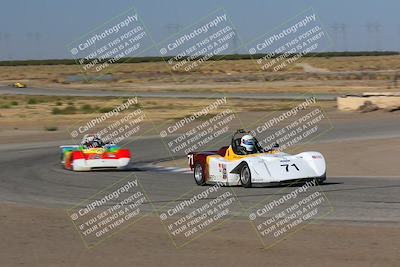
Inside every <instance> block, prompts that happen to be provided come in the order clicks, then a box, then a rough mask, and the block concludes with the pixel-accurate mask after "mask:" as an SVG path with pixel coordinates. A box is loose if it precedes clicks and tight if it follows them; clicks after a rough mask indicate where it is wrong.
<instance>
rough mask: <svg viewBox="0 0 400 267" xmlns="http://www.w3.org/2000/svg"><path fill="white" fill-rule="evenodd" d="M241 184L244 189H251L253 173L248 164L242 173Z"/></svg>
mask: <svg viewBox="0 0 400 267" xmlns="http://www.w3.org/2000/svg"><path fill="white" fill-rule="evenodd" d="M240 182H241V183H242V185H243V187H247V188H248V187H251V172H250V168H249V165H247V164H245V165H244V166H243V167H242V169H241V171H240Z"/></svg>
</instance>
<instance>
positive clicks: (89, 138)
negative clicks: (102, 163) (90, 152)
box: [81, 134, 99, 147]
mask: <svg viewBox="0 0 400 267" xmlns="http://www.w3.org/2000/svg"><path fill="white" fill-rule="evenodd" d="M97 140H99V138H98V137H97V136H96V135H95V134H85V136H84V137H83V138H82V142H81V144H82V145H86V146H88V147H90V146H93V144H94V142H95V141H97Z"/></svg>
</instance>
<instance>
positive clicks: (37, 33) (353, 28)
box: [0, 0, 400, 60]
mask: <svg viewBox="0 0 400 267" xmlns="http://www.w3.org/2000/svg"><path fill="white" fill-rule="evenodd" d="M0 3H1V9H0V25H1V27H0V60H21V59H61V58H73V56H72V55H71V52H70V49H69V47H68V44H70V43H71V42H72V41H74V40H76V39H77V38H79V37H81V36H82V35H85V34H87V33H88V32H90V31H92V30H93V29H95V28H96V27H98V26H99V25H102V24H104V23H105V22H107V21H109V20H110V19H112V18H114V17H116V16H118V15H120V14H122V13H123V12H125V11H126V10H129V9H131V8H135V10H136V11H137V13H138V15H139V17H140V19H141V20H142V22H143V23H144V24H145V26H146V28H147V32H148V34H149V35H150V36H151V38H152V40H153V42H154V44H158V43H160V42H162V41H163V40H165V39H166V38H168V37H169V36H171V35H173V34H175V33H176V32H177V31H179V30H182V29H184V28H185V27H187V26H188V25H192V24H193V23H195V22H196V21H198V20H199V19H201V18H203V17H205V16H207V15H209V14H210V13H211V12H213V11H215V10H218V9H220V8H223V10H224V11H225V12H226V13H227V15H228V16H229V18H230V20H231V22H232V24H233V25H234V26H235V29H236V33H237V35H238V36H239V38H240V39H239V41H240V42H239V44H238V47H239V48H238V51H239V52H240V53H246V52H247V50H246V49H245V48H243V47H245V46H246V44H248V43H249V42H251V41H252V40H254V39H257V38H260V37H262V36H263V35H265V34H266V33H268V32H270V31H271V30H272V29H274V28H276V27H277V26H279V25H281V24H282V23H284V22H285V21H287V20H288V19H290V18H293V17H294V16H296V15H298V14H299V13H301V12H302V11H304V10H306V9H308V8H312V9H313V10H314V11H315V13H316V14H317V16H318V17H319V19H320V22H321V24H322V25H323V26H324V28H325V29H326V31H327V32H328V33H329V35H330V37H331V40H332V43H331V46H330V47H329V48H328V50H329V51H365V50H386V51H388V50H390V51H399V50H400V17H399V15H398V12H399V10H400V1H398V0H382V1H374V0H318V1H317V0H292V1H289V0H279V1H278V0H275V1H272V0H264V1H262V0H247V1H245V0H242V1H240V0H197V1H195V0H164V1H161V0H135V1H134V0H112V1H110V0H68V1H66V0H65V1H63V0H0ZM148 53H150V54H152V53H153V54H154V51H153V52H148ZM154 55H156V54H154Z"/></svg>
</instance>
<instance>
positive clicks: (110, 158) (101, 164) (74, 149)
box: [60, 144, 131, 171]
mask: <svg viewBox="0 0 400 267" xmlns="http://www.w3.org/2000/svg"><path fill="white" fill-rule="evenodd" d="M60 148H61V164H62V165H63V166H64V168H66V169H69V170H73V171H91V170H96V169H124V168H126V167H127V166H128V165H129V162H130V160H131V156H130V152H129V150H127V149H121V148H120V147H119V146H116V145H114V144H109V145H106V146H104V147H98V148H87V149H86V148H84V147H82V146H79V145H67V146H60Z"/></svg>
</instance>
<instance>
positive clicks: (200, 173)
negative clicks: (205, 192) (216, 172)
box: [193, 162, 206, 185]
mask: <svg viewBox="0 0 400 267" xmlns="http://www.w3.org/2000/svg"><path fill="white" fill-rule="evenodd" d="M193 178H194V181H195V182H196V184H197V185H205V184H206V178H205V176H204V170H203V166H201V164H200V163H199V162H197V163H196V164H195V165H194V169H193Z"/></svg>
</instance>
